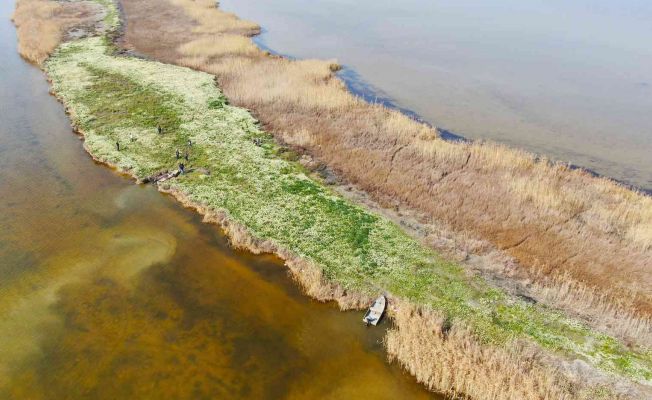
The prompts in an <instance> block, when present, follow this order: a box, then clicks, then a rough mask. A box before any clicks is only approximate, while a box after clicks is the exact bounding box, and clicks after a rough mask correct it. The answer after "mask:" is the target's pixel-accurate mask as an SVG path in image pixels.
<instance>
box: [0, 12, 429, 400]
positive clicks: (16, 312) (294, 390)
mask: <svg viewBox="0 0 652 400" xmlns="http://www.w3.org/2000/svg"><path fill="white" fill-rule="evenodd" d="M12 10H13V2H7V1H3V2H0V398H1V399H30V400H35V399H44V400H45V399H47V400H50V399H63V398H65V399H82V398H83V399H130V398H131V399H143V398H152V399H164V398H174V399H193V400H194V399H209V398H210V399H215V398H229V399H237V398H243V399H265V398H269V399H295V398H296V399H304V398H326V399H328V398H331V399H356V398H357V399H370V398H374V399H400V398H404V399H420V398H433V397H434V396H433V395H432V394H430V393H428V392H426V391H425V390H424V389H423V387H422V386H420V385H419V384H417V383H416V381H415V380H414V379H413V378H412V377H411V376H409V375H408V374H406V373H405V372H403V371H402V370H401V369H400V368H399V367H398V366H397V365H392V364H389V363H387V362H386V358H385V357H386V356H385V354H384V352H383V348H382V344H381V343H380V340H381V337H382V335H383V332H384V329H386V328H387V323H385V324H384V326H381V327H379V328H378V329H367V328H366V327H364V326H363V324H362V322H361V318H362V313H360V312H348V313H342V312H340V311H338V309H337V307H336V306H335V305H333V304H320V303H316V302H314V301H311V300H310V299H308V298H307V297H305V296H304V295H302V293H301V292H300V291H299V289H298V288H297V285H296V284H295V283H294V282H293V281H292V280H291V279H290V278H289V277H288V275H287V270H286V268H285V267H284V266H283V265H282V263H281V262H280V261H279V260H277V259H276V258H274V257H271V256H254V255H251V254H249V253H246V252H237V251H234V250H232V249H231V248H230V247H229V246H228V243H227V241H226V240H225V238H224V237H223V236H222V235H221V234H220V233H219V231H218V229H217V228H216V227H214V226H210V225H206V224H203V223H202V222H201V218H200V217H199V216H198V215H196V214H195V213H194V212H192V211H190V210H186V209H184V208H182V207H181V206H180V205H179V204H178V203H176V202H175V201H174V200H172V199H171V198H169V197H166V196H164V195H161V194H160V193H158V192H157V191H156V190H155V189H154V188H153V187H152V186H137V185H134V184H133V182H132V181H131V180H130V179H128V178H126V177H124V176H120V175H118V174H117V173H115V172H114V171H112V170H110V169H108V168H106V167H104V166H101V165H97V164H95V163H94V162H93V161H92V160H91V158H90V157H89V156H88V155H87V154H86V153H85V152H84V150H83V149H82V142H81V141H80V140H79V139H78V137H76V136H75V135H74V134H73V133H72V130H71V127H70V125H69V122H68V119H67V117H66V115H65V113H64V111H63V107H62V106H61V104H59V103H58V102H57V101H56V100H55V99H54V97H52V96H50V95H49V94H48V85H47V82H46V80H45V77H44V75H43V74H42V72H41V71H39V70H38V69H37V68H35V67H33V66H31V65H29V64H27V63H26V62H24V61H23V60H22V59H21V58H20V57H19V56H18V54H17V52H16V37H15V30H14V28H13V26H12V25H11V23H10V21H9V18H10V14H11V12H12Z"/></svg>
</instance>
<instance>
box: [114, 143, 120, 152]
mask: <svg viewBox="0 0 652 400" xmlns="http://www.w3.org/2000/svg"><path fill="white" fill-rule="evenodd" d="M115 148H116V149H117V150H118V151H120V142H115Z"/></svg>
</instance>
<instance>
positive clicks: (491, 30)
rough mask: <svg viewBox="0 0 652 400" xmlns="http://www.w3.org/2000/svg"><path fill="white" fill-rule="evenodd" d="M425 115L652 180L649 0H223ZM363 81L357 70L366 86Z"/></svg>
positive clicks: (275, 36) (638, 181) (266, 38)
mask: <svg viewBox="0 0 652 400" xmlns="http://www.w3.org/2000/svg"><path fill="white" fill-rule="evenodd" d="M220 4H221V7H222V8H224V9H226V10H228V11H232V12H235V13H236V14H238V15H239V16H241V17H243V18H247V19H250V20H253V21H256V22H258V23H259V24H261V25H262V27H263V29H264V33H263V34H262V35H261V36H260V38H258V39H257V41H258V42H259V43H260V44H261V45H262V46H264V47H268V48H270V49H271V50H274V51H276V52H278V53H281V54H287V55H290V56H294V57H298V58H335V59H337V60H338V61H339V62H340V63H341V64H343V65H344V66H345V67H346V68H347V70H348V71H347V70H345V71H344V73H345V76H346V77H347V79H351V78H352V77H353V78H354V79H360V78H361V79H362V80H364V82H363V83H365V84H367V85H368V86H369V87H370V88H372V89H373V90H375V95H377V96H379V97H380V98H384V97H388V98H390V99H392V100H393V101H394V102H395V103H396V104H397V105H398V106H400V107H404V108H407V109H410V110H412V111H414V112H416V113H417V114H419V115H420V116H421V117H423V118H424V119H425V120H426V121H428V122H430V123H432V124H434V125H436V126H438V127H441V128H444V129H446V130H450V131H453V132H455V133H457V134H460V135H462V136H464V137H468V138H472V139H488V140H493V141H498V142H501V143H506V144H508V145H510V146H514V147H518V148H524V149H527V150H530V151H533V152H536V153H539V154H544V155H547V156H549V157H551V158H553V159H557V160H561V161H564V162H571V163H573V164H577V165H581V166H584V167H587V168H590V169H592V170H595V171H596V172H598V173H600V174H604V175H608V176H611V177H614V178H616V179H618V180H621V181H625V182H628V183H630V184H634V185H637V186H639V187H643V188H646V189H652V41H651V40H650V38H652V23H650V21H652V2H650V1H648V0H576V1H572V2H571V1H563V0H547V1H542V0H539V1H535V0H526V1H523V0H488V1H475V0H473V1H470V0H432V1H426V0H403V1H389V0H355V1H354V0H314V1H309V2H308V1H302V0H277V1H273V2H271V1H262V0H223V1H220ZM359 83H360V82H356V86H358V87H359V86H360V85H359Z"/></svg>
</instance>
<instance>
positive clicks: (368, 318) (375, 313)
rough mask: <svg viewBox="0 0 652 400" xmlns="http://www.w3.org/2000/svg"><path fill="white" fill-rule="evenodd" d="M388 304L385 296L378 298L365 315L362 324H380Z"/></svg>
mask: <svg viewBox="0 0 652 400" xmlns="http://www.w3.org/2000/svg"><path fill="white" fill-rule="evenodd" d="M386 304H387V300H386V299H385V296H380V297H379V298H377V299H376V300H375V301H374V303H373V304H372V305H371V307H369V310H367V312H366V313H365V315H364V317H363V318H362V322H364V323H365V324H367V325H373V326H376V325H378V322H380V319H381V318H382V317H383V313H384V312H385V305H386Z"/></svg>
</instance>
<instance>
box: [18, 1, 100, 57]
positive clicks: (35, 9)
mask: <svg viewBox="0 0 652 400" xmlns="http://www.w3.org/2000/svg"><path fill="white" fill-rule="evenodd" d="M102 14H103V9H102V8H101V7H99V6H98V4H96V3H94V2H92V1H77V2H53V1H50V0H20V1H18V2H17V3H16V10H15V12H14V15H13V17H12V19H13V21H14V23H15V25H16V29H17V31H18V51H19V52H20V54H21V55H22V56H23V57H25V58H26V59H28V60H30V61H32V62H34V63H36V64H41V63H43V61H44V60H45V59H46V58H47V57H48V56H49V55H50V54H52V52H53V51H54V49H55V48H56V47H57V46H58V45H59V43H61V41H62V40H63V35H64V34H65V33H66V31H67V30H68V29H70V28H71V27H73V26H76V25H81V24H87V23H93V22H95V21H96V20H97V19H98V17H101V16H102Z"/></svg>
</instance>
